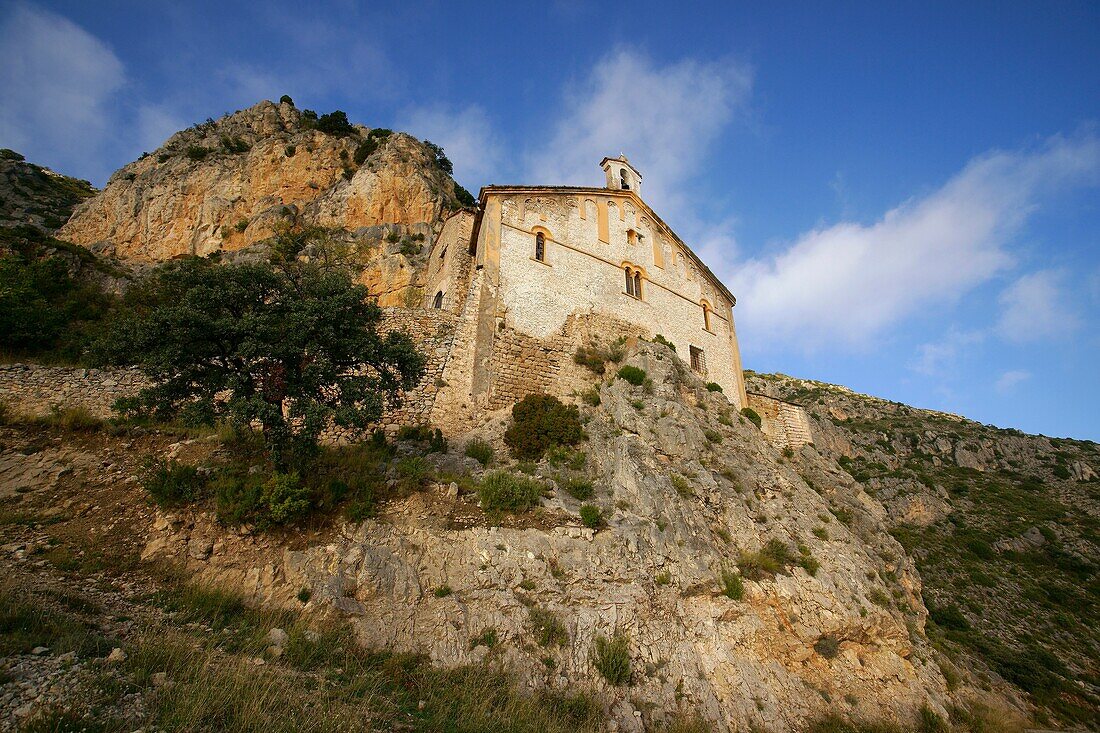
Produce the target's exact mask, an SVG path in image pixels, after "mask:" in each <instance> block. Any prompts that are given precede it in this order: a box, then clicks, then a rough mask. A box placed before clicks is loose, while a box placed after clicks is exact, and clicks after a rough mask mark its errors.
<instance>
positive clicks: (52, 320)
mask: <svg viewBox="0 0 1100 733" xmlns="http://www.w3.org/2000/svg"><path fill="white" fill-rule="evenodd" d="M0 246H2V247H3V248H5V249H9V250H10V253H9V254H6V255H4V256H0V348H3V349H4V350H5V351H9V352H14V353H16V354H27V355H34V356H43V355H47V356H51V357H55V358H58V357H59V358H62V359H64V360H69V361H71V360H75V359H77V358H79V356H80V352H81V349H82V348H83V345H84V344H85V343H86V339H87V333H88V332H89V331H90V330H91V329H92V328H94V327H95V325H96V324H97V323H98V321H100V320H101V319H102V318H103V317H104V316H105V315H106V313H107V312H108V310H109V308H110V305H111V301H112V298H111V296H110V295H109V294H107V293H105V292H104V291H103V290H102V289H100V288H99V287H97V286H96V285H94V284H92V283H90V282H88V281H86V280H85V279H81V278H77V277H74V275H73V272H74V271H79V270H80V269H81V268H83V267H85V266H88V267H94V266H95V265H96V263H95V262H94V258H93V257H92V255H91V253H89V252H87V250H82V249H81V248H78V247H75V246H74V245H66V244H65V243H64V242H58V241H57V240H55V239H53V238H51V237H49V236H47V235H45V234H43V233H42V232H40V231H38V230H36V229H33V228H32V227H14V228H10V229H3V230H0ZM70 248H71V249H74V250H77V252H71V253H70V252H69V249H70ZM62 253H65V254H71V256H72V259H73V260H74V263H70V262H68V261H66V260H65V259H62V256H60V255H61V254H62ZM81 256H83V258H86V259H81Z"/></svg>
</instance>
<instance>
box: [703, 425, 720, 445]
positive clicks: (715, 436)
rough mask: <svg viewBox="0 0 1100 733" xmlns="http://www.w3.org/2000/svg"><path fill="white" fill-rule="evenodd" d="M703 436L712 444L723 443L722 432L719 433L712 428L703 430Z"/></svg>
mask: <svg viewBox="0 0 1100 733" xmlns="http://www.w3.org/2000/svg"><path fill="white" fill-rule="evenodd" d="M703 436H704V437H705V438H706V439H707V441H708V442H710V443H721V442H722V434H721V433H720V432H718V431H717V430H712V429H710V428H706V429H704V430H703Z"/></svg>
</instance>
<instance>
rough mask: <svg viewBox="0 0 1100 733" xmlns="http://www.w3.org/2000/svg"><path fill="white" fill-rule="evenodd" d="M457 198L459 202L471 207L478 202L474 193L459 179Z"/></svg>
mask: <svg viewBox="0 0 1100 733" xmlns="http://www.w3.org/2000/svg"><path fill="white" fill-rule="evenodd" d="M455 198H456V199H458V203H459V204H460V205H461V206H463V207H470V206H473V205H474V204H476V203H477V199H475V198H474V195H473V194H472V193H470V192H469V191H467V190H466V189H465V188H463V187H462V186H461V185H460V184H459V183H458V181H455Z"/></svg>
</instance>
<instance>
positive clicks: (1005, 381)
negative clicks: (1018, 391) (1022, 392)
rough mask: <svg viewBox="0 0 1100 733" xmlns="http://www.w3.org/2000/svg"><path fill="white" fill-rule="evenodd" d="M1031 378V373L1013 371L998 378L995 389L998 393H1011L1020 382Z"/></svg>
mask: <svg viewBox="0 0 1100 733" xmlns="http://www.w3.org/2000/svg"><path fill="white" fill-rule="evenodd" d="M1030 378H1031V372H1028V371H1024V370H1022V369H1011V370H1009V371H1007V372H1005V373H1004V374H1002V375H1001V376H1000V377H998V379H997V381H996V383H994V385H993V386H994V387H995V388H996V389H997V391H998V392H1009V391H1011V390H1012V389H1013V388H1014V387H1015V386H1016V385H1018V384H1019V383H1020V382H1024V381H1026V380H1028V379H1030Z"/></svg>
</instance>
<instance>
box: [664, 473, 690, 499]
mask: <svg viewBox="0 0 1100 733" xmlns="http://www.w3.org/2000/svg"><path fill="white" fill-rule="evenodd" d="M668 478H669V481H671V482H672V488H674V489H676V493H677V494H679V495H680V496H682V497H683V498H685V499H690V498H691V497H693V496H695V490H694V489H692V488H691V482H689V481H688V480H687V479H686V478H684V477H683V476H681V475H680V474H678V473H670V474H669V476H668Z"/></svg>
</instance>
